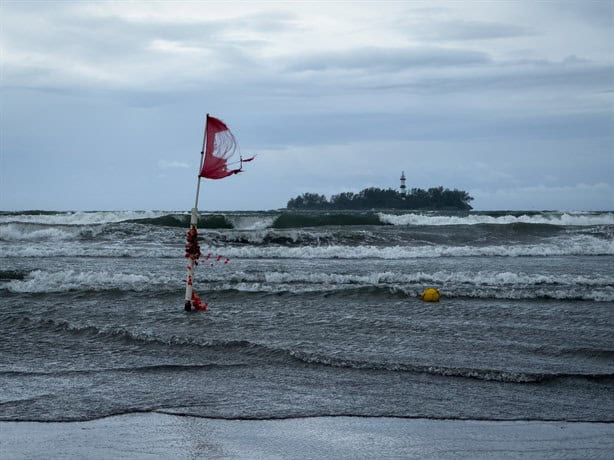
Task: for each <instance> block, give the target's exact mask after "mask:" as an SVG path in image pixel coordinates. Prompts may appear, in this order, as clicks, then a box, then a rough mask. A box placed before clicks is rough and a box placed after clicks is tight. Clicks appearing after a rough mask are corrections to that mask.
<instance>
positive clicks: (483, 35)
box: [421, 20, 537, 40]
mask: <svg viewBox="0 0 614 460" xmlns="http://www.w3.org/2000/svg"><path fill="white" fill-rule="evenodd" d="M536 33H537V32H536V31H535V30H534V29H532V28H529V27H524V26H518V25H514V24H505V23H497V22H486V21H475V20H453V21H441V22H439V23H437V28H436V29H427V30H425V31H423V32H422V34H421V35H422V37H424V38H429V39H434V40H491V39H497V38H514V37H526V36H530V35H535V34H536Z"/></svg>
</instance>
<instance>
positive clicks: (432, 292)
mask: <svg viewBox="0 0 614 460" xmlns="http://www.w3.org/2000/svg"><path fill="white" fill-rule="evenodd" d="M440 298H441V294H440V293H439V291H438V290H437V289H435V288H426V289H425V290H424V292H423V293H422V295H421V296H420V299H421V300H424V301H425V302H439V299H440Z"/></svg>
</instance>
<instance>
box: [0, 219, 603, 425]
mask: <svg viewBox="0 0 614 460" xmlns="http://www.w3.org/2000/svg"><path fill="white" fill-rule="evenodd" d="M297 216H298V217H297ZM186 218H187V215H186V214H185V213H165V212H94V213H48V214H43V215H37V214H36V213H2V214H0V264H1V266H0V292H1V297H0V313H1V315H2V316H1V317H2V320H1V322H0V333H1V334H2V337H3V340H2V341H1V342H0V385H1V387H2V388H3V389H6V390H4V391H3V393H2V395H0V398H1V399H0V419H1V420H45V421H61V420H89V419H94V418H99V417H103V416H107V415H111V414H122V413H129V412H134V411H152V410H164V411H166V412H169V413H180V414H193V415H198V416H207V417H221V418H248V419H270V418H288V417H303V416H327V415H361V416H394V417H424V418H435V419H440V418H443V419H481V420H514V419H530V420H564V421H578V420H581V421H612V420H614V417H613V416H612V414H613V413H614V410H613V409H614V391H613V390H614V359H613V358H614V333H613V331H614V272H613V271H612V267H613V266H614V238H613V236H614V214H613V213H574V214H570V213H552V212H549V213H505V212H497V213H448V214H445V213H406V214H402V213H396V214H394V213H386V212H379V213H377V212H375V213H343V214H339V213H332V214H331V213H314V212H310V213H303V214H301V215H297V214H287V213H283V212H262V213H216V215H215V216H210V215H209V216H207V215H206V216H203V217H202V218H201V221H202V222H203V223H206V222H209V223H210V224H211V225H210V226H213V227H216V228H209V229H204V230H201V231H200V238H201V249H202V252H203V254H204V255H205V257H206V255H207V254H211V257H210V258H209V259H207V260H203V261H201V263H200V265H199V266H198V268H197V274H196V283H195V289H196V290H197V291H198V293H199V295H200V296H201V297H202V298H203V299H204V300H206V301H207V302H209V305H210V309H209V311H208V312H206V313H202V312H198V313H185V312H184V311H183V302H182V298H183V292H184V282H185V281H184V280H185V265H186V262H185V259H184V257H183V252H184V239H185V232H186V228H185V227H186V226H184V225H183V224H184V223H185V221H186ZM357 221H358V222H359V224H358V225H357V224H356V222H357ZM279 222H281V223H282V224H283V225H280V224H279ZM214 224H215V225H214ZM292 225H294V227H292ZM305 225H307V226H305ZM288 226H290V227H288ZM225 227H230V228H225ZM282 227H283V228H282ZM218 255H219V256H222V257H221V258H219V260H218ZM226 261H227V262H226ZM430 286H434V287H437V288H438V289H439V290H440V292H441V293H442V296H443V298H442V301H441V302H439V303H424V302H421V301H420V300H419V299H418V297H417V296H418V295H419V293H420V292H422V290H423V289H424V288H426V287H430Z"/></svg>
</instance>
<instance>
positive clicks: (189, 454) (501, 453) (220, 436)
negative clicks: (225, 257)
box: [0, 413, 614, 460]
mask: <svg viewBox="0 0 614 460" xmlns="http://www.w3.org/2000/svg"><path fill="white" fill-rule="evenodd" d="M612 452H614V424H607V423H565V422H527V421H514V422H492V421H458V420H426V419H398V418H363V417H315V418H300V419H287V420H254V421H250V420H219V419H207V418H195V417H183V416H175V415H169V414H162V413H142V414H130V415H121V416H115V417H108V418H104V419H99V420H93V421H87V422H67V423H58V422H53V423H40V422H2V423H0V457H1V458H2V459H3V460H9V459H50V458H62V459H83V458H87V459H110V458H113V459H122V458H128V459H158V458H160V459H162V458H164V459H167V458H168V459H170V458H173V459H182V458H190V459H192V458H238V459H293V458H297V459H303V458H305V459H323V458H330V459H343V458H347V459H359V458H365V459H367V458H369V459H372V458H420V459H425V458H438V459H439V458H455V459H456V458H498V459H501V458H531V459H535V458H557V459H566V458H603V459H606V458H612V457H611V455H612Z"/></svg>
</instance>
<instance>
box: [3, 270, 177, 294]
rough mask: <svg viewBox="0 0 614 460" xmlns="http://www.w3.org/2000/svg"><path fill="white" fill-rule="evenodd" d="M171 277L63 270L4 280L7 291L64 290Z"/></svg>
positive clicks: (135, 285)
mask: <svg viewBox="0 0 614 460" xmlns="http://www.w3.org/2000/svg"><path fill="white" fill-rule="evenodd" d="M172 281H173V280H172V279H171V278H170V277H167V276H158V277H155V278H154V277H151V276H147V275H137V274H133V273H111V272H106V271H102V272H93V271H87V272H78V271H75V270H64V271H58V272H53V273H51V272H48V271H43V270H36V271H33V272H32V273H30V274H29V275H28V277H27V278H26V279H24V280H12V281H10V282H9V283H8V284H7V289H8V290H9V291H10V292H21V293H25V292H66V291H71V290H84V289H85V290H106V289H121V290H135V291H143V290H147V289H149V288H150V286H151V285H152V284H164V283H169V282H172Z"/></svg>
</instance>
